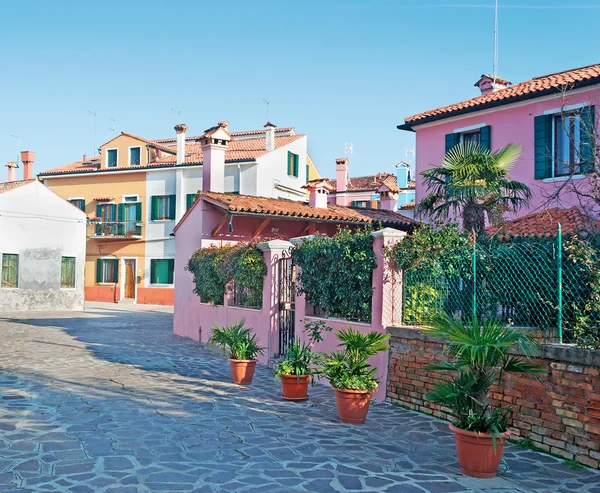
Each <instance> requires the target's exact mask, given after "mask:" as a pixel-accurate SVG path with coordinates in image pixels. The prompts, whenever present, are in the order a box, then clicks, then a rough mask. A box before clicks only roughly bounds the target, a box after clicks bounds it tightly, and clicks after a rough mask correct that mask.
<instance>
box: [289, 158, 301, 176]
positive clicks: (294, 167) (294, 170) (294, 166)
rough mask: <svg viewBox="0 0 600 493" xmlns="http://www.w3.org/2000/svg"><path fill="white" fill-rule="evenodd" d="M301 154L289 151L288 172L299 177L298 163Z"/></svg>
mask: <svg viewBox="0 0 600 493" xmlns="http://www.w3.org/2000/svg"><path fill="white" fill-rule="evenodd" d="M299 160H300V156H298V154H294V153H293V152H289V151H288V161H287V174H288V175H289V176H295V177H296V178H298V165H299Z"/></svg>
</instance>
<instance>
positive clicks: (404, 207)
mask: <svg viewBox="0 0 600 493" xmlns="http://www.w3.org/2000/svg"><path fill="white" fill-rule="evenodd" d="M416 205H417V201H416V199H412V200H411V201H410V202H408V203H406V204H403V205H401V206H400V210H402V211H410V210H413V209H414V208H415V207H416Z"/></svg>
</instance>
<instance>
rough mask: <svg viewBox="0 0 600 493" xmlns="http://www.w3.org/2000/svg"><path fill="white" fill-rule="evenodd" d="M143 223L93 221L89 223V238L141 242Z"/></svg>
mask: <svg viewBox="0 0 600 493" xmlns="http://www.w3.org/2000/svg"><path fill="white" fill-rule="evenodd" d="M142 226H143V224H142V222H141V221H102V220H100V219H98V220H97V219H91V220H88V223H87V237H88V238H102V239H105V240H106V239H123V238H129V239H132V240H139V239H141V238H142Z"/></svg>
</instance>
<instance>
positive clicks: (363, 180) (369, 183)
mask: <svg viewBox="0 0 600 493" xmlns="http://www.w3.org/2000/svg"><path fill="white" fill-rule="evenodd" d="M329 183H331V185H332V186H333V187H334V190H335V187H336V184H337V180H335V179H330V180H329ZM382 183H385V184H386V185H387V186H388V188H390V190H394V189H395V190H396V191H399V190H400V188H398V179H397V177H396V175H394V174H392V173H377V174H376V175H367V176H355V177H352V178H349V179H348V184H347V186H346V190H347V191H348V192H373V193H377V190H379V187H380V186H381V184H382ZM408 188H415V181H414V180H411V181H410V182H408Z"/></svg>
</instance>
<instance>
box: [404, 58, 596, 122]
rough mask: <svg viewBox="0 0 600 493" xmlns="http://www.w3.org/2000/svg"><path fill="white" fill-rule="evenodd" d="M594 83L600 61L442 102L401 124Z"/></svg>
mask: <svg viewBox="0 0 600 493" xmlns="http://www.w3.org/2000/svg"><path fill="white" fill-rule="evenodd" d="M594 83H600V64H594V65H588V66H587V67H580V68H576V69H572V70H565V71H564V72H557V73H554V74H548V75H544V76H541V77H534V78H533V79H531V80H527V81H525V82H521V83H519V84H515V85H514V86H510V87H507V88H505V89H500V90H498V91H496V92H491V93H488V94H484V95H481V96H477V97H475V98H472V99H467V100H466V101H461V102H460V103H455V104H451V105H448V106H443V107H441V108H436V109H434V110H429V111H424V112H423V113H417V114H416V115H412V116H409V117H407V118H405V119H404V121H405V125H401V127H410V126H412V125H419V124H421V123H426V122H428V121H433V120H439V119H442V118H447V117H450V116H452V115H454V114H456V113H466V112H469V111H477V110H478V109H481V108H485V107H489V106H496V105H500V104H508V103H511V102H513V101H518V100H521V99H526V98H528V97H535V96H536V95H541V94H543V93H551V92H558V91H560V90H562V89H563V88H564V87H565V86H582V85H589V84H594Z"/></svg>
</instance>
